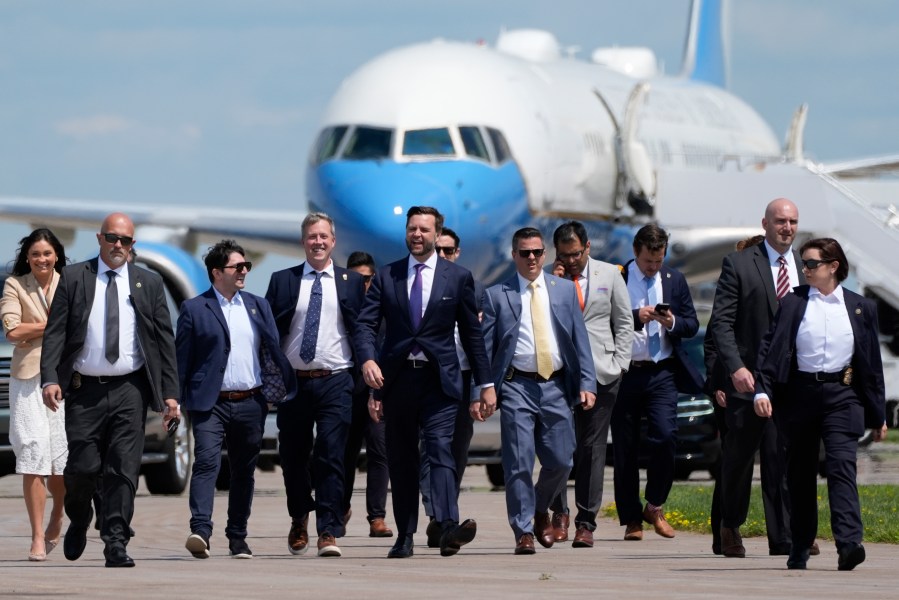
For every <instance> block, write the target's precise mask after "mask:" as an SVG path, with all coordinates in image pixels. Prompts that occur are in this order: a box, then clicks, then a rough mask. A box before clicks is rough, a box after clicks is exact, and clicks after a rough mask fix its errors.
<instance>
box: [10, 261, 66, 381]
mask: <svg viewBox="0 0 899 600" xmlns="http://www.w3.org/2000/svg"><path fill="white" fill-rule="evenodd" d="M58 284H59V273H57V272H56V271H53V274H52V276H51V278H50V295H49V297H48V298H47V302H52V301H53V294H54V293H55V292H56V286H57V285H58ZM39 290H40V285H39V284H38V282H37V279H35V278H34V274H32V273H26V274H25V275H22V276H19V277H15V276H14V277H9V278H7V280H6V284H5V285H4V286H3V299H2V300H0V319H2V320H3V332H4V333H8V332H9V331H11V330H12V329H15V328H16V327H17V326H18V325H19V324H20V323H42V322H45V321H46V320H47V316H48V314H49V312H48V310H47V307H45V306H44V303H43V302H42V301H41V297H40V292H39ZM43 339H44V338H43V336H42V337H39V338H34V339H31V340H28V341H26V342H20V343H18V344H16V345H15V348H14V349H13V352H12V364H11V365H10V371H9V372H10V375H12V376H13V377H15V378H16V379H31V378H32V377H34V376H35V375H37V374H38V373H40V372H41V344H42V342H43Z"/></svg>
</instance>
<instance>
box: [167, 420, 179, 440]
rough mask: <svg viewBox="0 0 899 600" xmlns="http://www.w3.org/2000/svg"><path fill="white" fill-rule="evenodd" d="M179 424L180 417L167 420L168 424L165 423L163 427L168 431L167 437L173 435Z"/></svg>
mask: <svg viewBox="0 0 899 600" xmlns="http://www.w3.org/2000/svg"><path fill="white" fill-rule="evenodd" d="M180 424H181V419H179V418H177V417H176V418H174V419H172V420H171V421H169V424H168V425H166V427H165V430H166V431H167V432H168V434H169V437H172V436H173V435H175V431H177V430H178V425H180Z"/></svg>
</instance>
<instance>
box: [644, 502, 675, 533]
mask: <svg viewBox="0 0 899 600" xmlns="http://www.w3.org/2000/svg"><path fill="white" fill-rule="evenodd" d="M643 520H644V521H646V522H647V523H649V524H650V525H652V526H653V528H654V529H655V530H656V533H657V534H659V535H660V536H662V537H666V538H673V537H674V528H673V527H672V526H671V525H669V524H668V521H666V520H665V511H664V510H663V509H662V507H661V506H655V507H651V506H650V505H649V504H648V503H647V504H646V508H644V509H643Z"/></svg>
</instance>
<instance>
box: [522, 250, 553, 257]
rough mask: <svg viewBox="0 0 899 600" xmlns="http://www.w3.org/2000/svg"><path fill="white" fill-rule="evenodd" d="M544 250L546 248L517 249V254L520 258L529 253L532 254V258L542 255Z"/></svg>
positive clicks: (527, 255)
mask: <svg viewBox="0 0 899 600" xmlns="http://www.w3.org/2000/svg"><path fill="white" fill-rule="evenodd" d="M544 252H546V248H534V249H533V250H519V251H518V256H520V257H521V258H528V257H529V256H530V255H531V254H533V255H534V258H540V257H541V256H543V253H544Z"/></svg>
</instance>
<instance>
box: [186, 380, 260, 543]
mask: <svg viewBox="0 0 899 600" xmlns="http://www.w3.org/2000/svg"><path fill="white" fill-rule="evenodd" d="M267 414H268V405H267V404H266V402H265V398H263V397H262V394H256V395H254V396H250V397H249V398H245V399H243V400H222V399H219V400H218V401H217V402H216V403H215V405H214V406H213V407H212V410H208V411H198V410H191V411H188V415H189V416H190V426H191V429H192V430H193V434H194V466H193V471H192V473H191V478H190V500H189V505H190V530H191V532H193V533H202V534H205V535H207V536H212V526H213V523H212V507H213V501H214V499H215V481H216V479H217V478H218V474H219V469H220V468H221V464H222V448H223V447H225V448H227V449H228V465H229V466H230V469H231V487H230V488H229V490H228V523H227V524H226V526H225V535H226V536H227V537H228V539H229V540H242V539H245V538H246V537H247V521H249V519H250V509H251V507H252V505H253V490H254V489H255V487H256V475H255V473H256V462H257V461H258V459H259V449H260V448H261V447H262V433H263V431H264V429H265V416H266V415H267Z"/></svg>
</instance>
